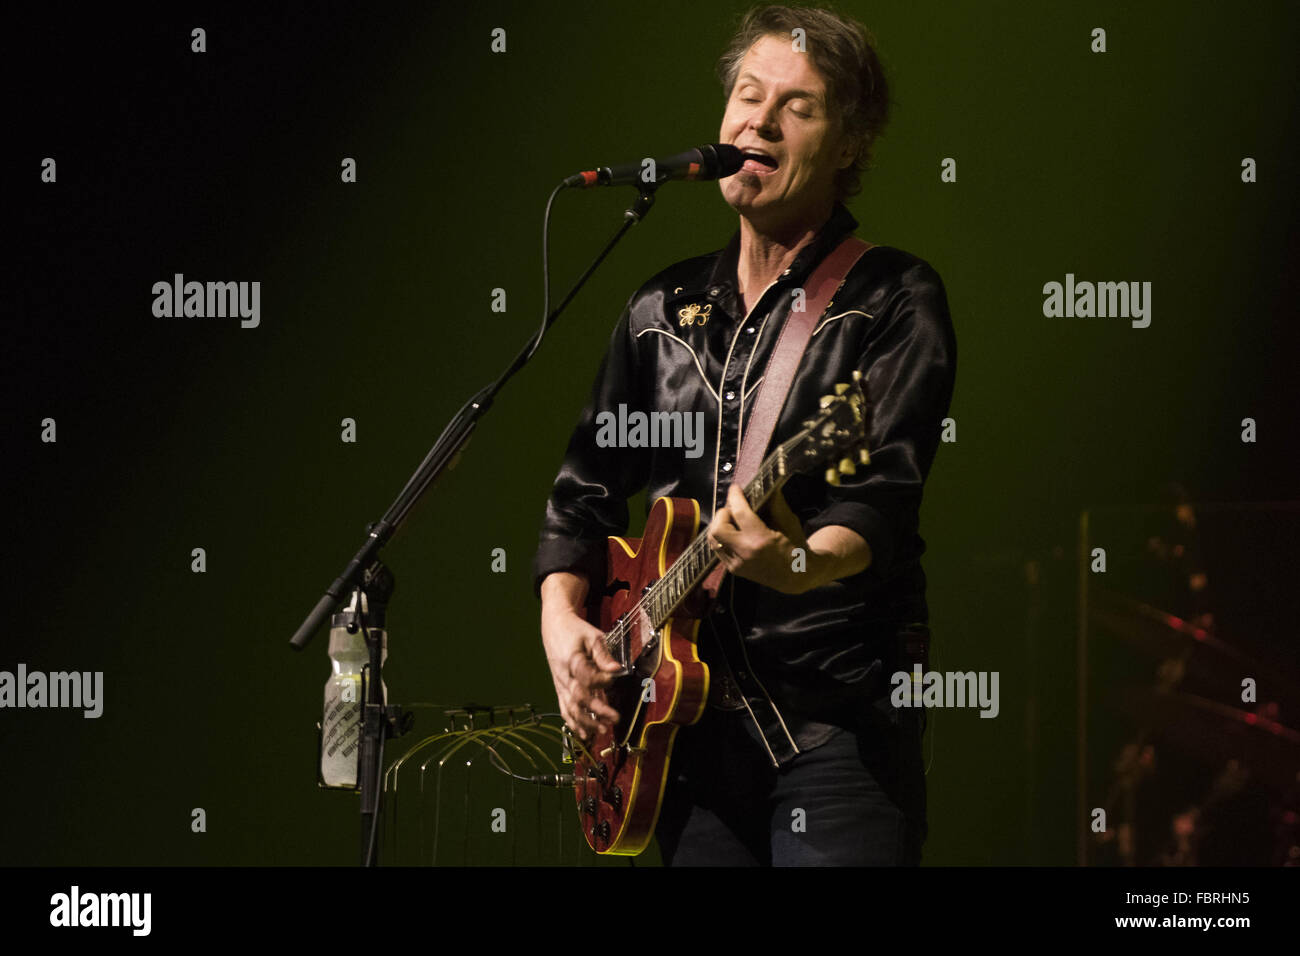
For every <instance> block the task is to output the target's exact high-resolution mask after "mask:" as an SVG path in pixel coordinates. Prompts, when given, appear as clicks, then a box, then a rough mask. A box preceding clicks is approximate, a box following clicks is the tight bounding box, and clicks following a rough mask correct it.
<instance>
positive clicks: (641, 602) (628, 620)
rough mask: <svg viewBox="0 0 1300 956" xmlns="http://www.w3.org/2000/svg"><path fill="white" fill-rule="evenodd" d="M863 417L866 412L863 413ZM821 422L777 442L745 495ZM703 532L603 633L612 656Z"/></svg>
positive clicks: (687, 591)
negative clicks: (607, 630)
mask: <svg viewBox="0 0 1300 956" xmlns="http://www.w3.org/2000/svg"><path fill="white" fill-rule="evenodd" d="M828 407H829V406H828ZM822 417H823V418H824V419H827V420H829V419H830V418H831V417H832V416H831V414H829V413H828V414H826V415H824V416H822ZM864 417H865V416H864ZM823 424H825V422H824V421H818V422H815V423H814V424H812V425H809V426H808V427H807V428H805V429H804V430H803V431H801V432H799V433H798V434H797V435H795V436H793V437H792V438H790V439H788V440H787V441H784V442H782V443H781V444H780V445H778V446H777V449H776V451H775V452H773V453H772V454H771V455H769V456H768V458H767V460H766V461H764V462H763V464H762V465H761V466H760V467H759V470H758V474H757V475H755V476H754V478H753V480H752V481H751V482H750V484H749V486H746V489H745V491H746V498H747V499H748V497H749V493H750V486H752V485H754V484H758V485H759V487H760V488H761V487H763V484H762V481H761V480H762V479H763V478H764V476H766V477H767V478H769V479H775V478H777V477H780V476H782V475H784V474H785V463H786V454H787V452H788V451H789V449H790V447H792V446H793V445H795V444H796V443H797V442H800V441H803V440H804V439H805V438H806V437H807V436H808V435H809V434H811V433H812V432H813V431H814V430H816V429H818V428H821V427H822V425H823ZM773 467H776V468H777V469H778V470H777V471H776V472H775V473H772V469H773ZM773 487H775V486H773ZM769 494H770V492H769ZM759 507H762V505H761V504H760V505H759ZM706 535H707V529H706V530H705V531H704V532H701V533H700V534H699V535H697V536H696V537H695V538H694V539H693V540H692V541H691V543H690V544H689V545H687V546H686V549H685V550H684V551H683V552H682V554H681V555H680V556H679V557H678V559H677V561H675V562H674V563H673V566H672V568H670V569H669V570H668V572H667V573H666V574H665V575H664V576H663V577H662V578H660V579H659V580H658V581H656V582H655V583H654V584H653V585H651V590H650V591H648V592H646V593H645V594H643V595H642V596H641V597H640V598H639V599H638V600H637V602H636V604H634V605H633V606H632V607H631V608H629V609H628V610H627V611H625V612H624V613H623V615H622V617H621V618H620V619H619V623H618V624H616V625H615V626H614V627H612V628H610V630H609V633H608V634H607V635H606V636H605V641H604V644H605V650H606V652H607V653H610V654H611V656H612V651H613V648H614V647H615V646H616V645H617V643H618V642H619V641H621V640H623V639H624V638H625V637H626V636H627V634H626V632H627V630H628V628H629V627H630V626H631V624H632V621H634V620H637V619H639V617H640V612H641V611H642V609H643V608H644V606H645V604H646V603H647V601H649V600H653V599H654V597H655V595H656V589H657V588H658V587H659V585H660V584H661V583H662V582H664V581H666V580H668V578H669V576H670V575H672V574H673V573H674V570H675V569H676V568H678V567H679V566H680V565H681V564H682V560H681V559H682V558H684V557H686V556H687V555H688V554H690V553H691V552H692V551H693V550H698V549H699V548H700V547H704V545H702V544H701V540H702V539H704V538H705V537H706ZM707 553H708V555H709V561H710V562H712V561H716V560H717V557H716V556H715V555H714V554H713V551H712V549H708V551H707ZM711 570H712V566H711V564H709V565H706V569H705V570H704V571H703V577H702V578H701V580H703V579H704V577H707V576H708V574H709V573H710V571H711ZM678 573H679V574H680V572H678ZM696 586H698V582H693V583H692V585H691V587H690V588H686V589H683V592H682V596H683V598H684V597H685V596H686V595H688V594H690V592H691V591H692V590H694V588H695V587H696ZM680 603H681V599H679V600H678V601H676V602H673V607H675V606H676V605H678V604H680ZM665 620H667V617H665ZM652 623H653V622H652ZM662 625H663V622H662V621H661V622H659V626H660V627H662Z"/></svg>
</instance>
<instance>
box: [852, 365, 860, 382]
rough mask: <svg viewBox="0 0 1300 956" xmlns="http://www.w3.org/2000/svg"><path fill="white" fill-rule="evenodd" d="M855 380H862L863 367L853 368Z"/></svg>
mask: <svg viewBox="0 0 1300 956" xmlns="http://www.w3.org/2000/svg"><path fill="white" fill-rule="evenodd" d="M853 381H855V382H860V381H862V370H861V369H856V368H855V369H854V370H853Z"/></svg>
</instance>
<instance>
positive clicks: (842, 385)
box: [835, 382, 853, 395]
mask: <svg viewBox="0 0 1300 956" xmlns="http://www.w3.org/2000/svg"><path fill="white" fill-rule="evenodd" d="M852 387H853V386H852V385H850V384H849V383H848V382H837V383H836V384H835V394H836V395H843V394H844V393H845V392H847V391H848V390H849V389H850V388H852Z"/></svg>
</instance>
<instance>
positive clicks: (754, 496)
mask: <svg viewBox="0 0 1300 956" xmlns="http://www.w3.org/2000/svg"><path fill="white" fill-rule="evenodd" d="M853 378H854V381H853V384H851V385H849V384H843V383H841V384H839V385H836V386H835V394H834V395H824V396H822V399H821V410H820V412H819V414H817V415H816V416H815V417H813V418H810V419H808V420H806V421H805V422H804V423H803V425H804V428H803V430H802V431H800V432H799V433H798V434H797V435H795V436H794V437H793V438H791V439H789V440H788V441H786V442H784V443H782V444H781V445H780V446H779V447H778V448H776V450H775V451H773V452H772V453H771V454H770V455H768V457H767V458H766V459H765V460H764V461H763V464H762V465H761V466H760V467H759V469H758V473H757V474H756V475H755V476H754V478H753V479H752V480H751V481H750V482H749V483H748V484H747V485H746V486H745V488H744V492H745V499H746V500H747V501H748V502H749V504H750V507H752V508H753V509H754V510H755V511H757V510H759V509H760V508H762V507H763V505H764V504H766V502H767V500H768V499H769V498H770V497H771V496H772V495H773V494H775V493H776V491H777V490H778V489H779V488H780V487H781V486H782V485H783V484H785V482H786V480H787V479H788V478H790V476H792V475H795V474H799V473H803V472H810V471H813V470H815V469H820V468H824V469H825V475H826V480H827V481H828V482H829V483H830V484H832V485H838V484H839V479H840V475H841V474H853V473H854V471H855V470H856V466H855V458H856V460H857V463H858V464H864V465H865V464H870V461H871V459H870V456H869V455H868V453H867V448H866V440H867V430H868V416H869V405H868V402H867V398H866V395H865V393H864V391H863V388H862V377H861V373H859V372H856V371H855V372H854V376H853ZM716 564H717V557H716V555H714V553H713V552H712V550H711V549H710V548H709V545H708V540H707V536H706V535H705V533H704V532H703V531H702V530H701V529H700V506H699V503H698V502H696V501H695V500H693V499H690V498H659V499H658V500H657V501H655V503H654V506H653V507H652V508H651V509H650V513H649V515H648V516H647V518H646V526H645V531H644V532H643V534H642V537H641V538H639V539H636V538H621V537H611V538H610V539H609V552H608V563H607V568H608V573H607V575H606V582H605V587H604V588H603V589H598V588H595V587H593V588H592V589H591V590H592V593H591V595H589V597H588V602H587V608H586V611H587V619H588V620H589V621H590V622H591V623H592V624H594V625H595V626H597V627H599V628H600V629H601V630H602V631H604V632H605V647H606V649H607V650H608V651H609V653H610V655H611V656H612V657H613V658H614V660H616V661H618V662H619V663H620V664H622V666H623V669H622V671H620V672H619V673H617V674H616V675H615V679H614V682H613V683H612V684H611V686H610V687H609V688H607V689H606V697H607V699H608V700H609V704H610V706H611V707H612V708H613V709H614V710H616V711H617V712H618V713H619V719H618V721H617V722H616V723H615V724H614V726H613V727H612V729H610V730H609V731H604V732H601V733H600V734H598V735H597V736H596V737H595V738H594V739H593V740H592V741H591V742H590V743H589V744H588V745H585V746H584V745H583V743H582V741H581V740H580V738H578V737H577V736H576V735H574V734H572V733H571V732H569V730H568V728H565V740H566V746H567V747H568V748H570V749H571V752H572V753H573V760H574V774H573V776H574V790H575V794H576V796H577V801H578V814H579V819H580V822H581V825H582V830H583V833H584V834H585V836H586V838H587V842H588V844H590V846H591V848H592V849H593V850H595V851H596V852H597V853H601V854H614V855H620V856H635V855H636V854H638V853H640V852H641V851H642V850H644V849H645V848H646V846H648V845H649V843H650V840H651V838H652V837H653V835H654V829H655V824H656V822H657V821H658V819H659V808H660V805H661V803H662V799H663V792H664V785H665V783H666V782H667V779H668V762H669V758H670V756H671V755H672V749H673V740H674V738H675V737H676V735H677V731H678V729H679V728H680V727H683V726H686V725H688V724H693V723H695V722H696V721H697V720H699V719H700V717H701V716H702V715H703V713H704V708H705V705H706V703H707V701H708V696H709V670H708V667H707V665H705V664H704V663H703V662H702V661H701V660H700V658H699V655H698V653H697V648H696V638H697V635H698V631H699V627H700V620H701V618H702V617H703V616H704V614H705V613H707V611H708V603H709V597H708V595H707V593H706V589H705V588H701V587H699V585H700V584H701V582H703V581H704V580H705V578H706V577H708V576H709V573H710V572H711V571H712V570H713V569H714V566H715V565H716Z"/></svg>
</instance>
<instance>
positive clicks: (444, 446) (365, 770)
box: [289, 182, 659, 866]
mask: <svg viewBox="0 0 1300 956" xmlns="http://www.w3.org/2000/svg"><path fill="white" fill-rule="evenodd" d="M658 187H659V182H653V183H638V184H636V189H637V192H638V195H637V199H636V202H634V203H633V204H632V206H631V208H629V209H627V210H625V211H624V213H623V223H622V225H621V226H620V227H619V228H618V230H617V231H616V232H615V233H614V235H613V237H612V238H611V239H610V240H609V242H607V243H606V244H605V247H604V248H603V249H602V250H601V251H600V254H599V255H597V256H596V258H595V259H594V260H593V261H592V263H591V265H590V266H588V267H587V269H586V271H585V272H583V273H582V275H581V276H579V277H578V281H577V282H575V283H574V285H573V288H571V289H570V290H569V292H568V294H566V295H565V296H564V298H563V299H562V300H561V301H560V304H559V305H557V306H556V307H555V308H554V309H552V310H551V311H550V312H549V313H548V314H547V315H546V317H545V319H544V321H543V322H542V327H541V329H540V330H539V331H538V332H537V333H536V334H535V335H534V336H533V337H532V338H531V339H530V340H529V341H528V343H527V344H526V345H525V346H524V347H523V348H522V349H521V350H520V352H519V354H518V355H516V356H515V358H514V361H512V362H511V363H510V366H509V367H508V368H507V369H506V370H505V372H504V373H502V375H501V376H500V377H499V378H498V379H497V380H496V381H494V382H492V383H491V384H489V385H488V386H486V387H485V388H482V389H480V390H479V391H478V392H477V393H475V394H474V396H473V397H471V398H470V400H469V401H468V402H467V403H466V404H465V405H463V406H462V407H461V409H460V411H458V412H457V413H456V414H455V415H454V416H453V417H452V419H451V421H450V423H448V425H447V427H446V428H445V429H444V430H443V432H442V434H441V435H440V436H439V437H438V440H437V441H436V442H435V443H434V445H433V448H431V449H430V450H429V453H428V454H427V455H426V456H425V457H424V461H422V462H420V466H419V467H418V468H417V469H416V471H415V474H414V475H412V476H411V478H410V479H409V480H408V481H407V483H406V486H405V487H404V488H403V489H402V491H401V493H400V494H399V495H398V496H397V500H396V501H394V502H393V504H392V505H390V506H389V508H388V510H387V511H386V512H384V516H383V517H382V518H380V519H379V520H378V521H376V522H371V523H370V524H368V525H366V539H365V541H363V542H362V544H361V547H360V549H359V550H358V551H357V553H356V555H355V556H354V557H353V558H352V560H351V561H349V562H348V564H347V566H346V567H345V568H344V569H343V572H342V573H341V574H340V575H339V576H338V577H337V578H335V579H334V581H333V583H331V584H330V586H329V587H327V588H326V589H325V594H324V596H323V597H322V598H321V599H320V600H319V601H317V602H316V606H315V607H314V608H313V609H312V611H311V613H310V614H308V615H307V618H306V619H305V620H304V621H303V622H302V624H301V625H300V626H299V628H298V630H297V632H296V633H295V634H294V635H293V637H292V638H291V639H290V641H289V644H290V646H291V647H293V649H294V650H296V651H298V650H302V649H303V648H304V647H306V646H307V643H308V642H309V641H311V639H312V638H313V637H314V636H315V635H316V633H317V632H318V631H319V630H320V627H321V625H322V624H324V623H325V620H326V619H327V618H328V617H329V616H330V614H331V613H332V612H333V610H334V608H335V607H336V606H337V605H338V604H339V603H340V602H341V601H342V600H343V599H344V597H345V596H346V595H348V594H350V593H351V591H352V590H353V589H359V590H361V591H362V592H364V593H365V594H366V602H367V604H370V602H371V601H372V600H373V602H374V603H373V604H370V606H371V607H372V608H373V607H376V606H382V605H384V604H386V603H387V601H388V599H389V597H390V596H391V594H392V590H393V577H392V574H391V573H390V572H389V571H388V569H387V568H386V567H385V566H384V565H383V563H382V562H381V561H380V560H379V549H380V548H382V547H383V546H384V545H385V544H386V543H387V542H388V541H389V540H390V539H391V538H392V537H393V535H394V534H396V533H397V530H398V528H400V527H401V526H402V523H403V522H404V521H405V520H406V517H407V515H409V514H410V512H411V509H412V508H414V507H415V504H416V503H417V502H418V501H419V500H420V498H421V497H422V496H423V495H424V493H425V492H426V491H427V490H428V489H429V486H430V485H431V484H433V482H434V481H436V480H437V478H438V476H439V475H441V474H442V472H443V471H444V470H445V469H447V468H452V467H455V464H456V463H457V462H458V461H459V460H460V453H461V451H462V450H463V448H464V446H465V445H466V443H467V442H468V441H469V439H470V433H471V432H473V430H474V428H475V426H476V425H477V424H478V421H479V419H480V418H482V417H483V415H484V413H485V412H487V410H488V409H489V408H491V407H492V401H493V399H494V398H495V396H496V394H497V392H499V391H500V390H501V388H502V386H504V385H505V383H506V382H507V381H508V380H509V379H510V378H511V377H512V376H513V375H514V374H515V373H516V372H518V371H519V370H520V369H521V368H523V366H524V365H525V364H526V363H527V362H528V360H529V359H530V358H532V356H533V353H534V352H536V351H537V347H538V346H539V345H540V344H541V341H542V337H543V336H544V335H545V334H546V332H547V330H548V329H549V328H550V327H551V325H553V324H554V322H555V320H556V319H558V318H559V317H560V313H562V312H563V311H564V309H565V308H566V307H567V306H568V304H569V303H570V302H571V301H573V298H574V296H576V295H577V294H578V290H579V289H581V288H582V287H583V286H584V285H586V283H587V280H588V279H590V278H591V275H592V273H594V272H595V271H596V268H597V267H598V266H599V265H600V264H601V263H602V262H603V261H604V260H605V257H606V256H608V255H609V254H610V252H611V251H612V250H613V248H614V246H616V245H617V244H618V243H619V241H620V240H621V239H622V238H623V236H624V235H625V234H626V233H627V231H628V230H629V229H631V228H632V226H634V225H635V224H636V223H638V222H640V221H641V220H642V219H644V218H645V216H646V214H647V213H648V212H649V211H650V207H651V206H653V205H654V198H655V191H656V190H657V189H658ZM563 188H565V186H564V184H561V186H559V187H557V188H556V190H555V191H554V192H552V193H551V199H552V200H554V198H555V196H556V195H557V194H558V193H559V191H560V189H563ZM549 215H550V203H549V202H548V203H547V216H548V218H549ZM543 252H545V250H544V249H543ZM356 606H357V609H358V614H357V617H358V618H359V619H360V626H361V628H362V631H363V633H364V634H365V636H366V645H367V647H368V649H369V651H370V664H369V666H368V668H367V669H368V672H369V679H368V680H367V681H366V682H365V683H364V684H363V693H362V701H363V702H364V703H363V706H364V709H365V712H364V718H363V720H362V730H361V745H360V748H359V750H358V754H357V760H358V767H357V783H358V785H359V786H360V788H361V847H362V853H361V865H362V866H376V865H378V862H379V848H378V845H377V842H376V840H375V834H376V832H377V830H378V823H379V818H380V815H381V814H382V794H381V792H380V791H381V779H382V778H381V775H382V773H383V752H384V741H385V740H387V739H388V738H390V737H399V736H401V735H402V734H403V733H405V732H406V731H407V730H409V729H410V727H411V724H412V720H413V716H414V715H412V714H404V713H403V712H402V710H401V708H400V707H397V706H385V704H384V702H383V690H382V683H381V681H380V679H379V674H380V646H379V638H378V637H377V636H374V635H372V632H371V628H369V627H368V626H367V625H366V620H365V618H366V615H364V614H363V613H361V610H360V609H361V607H362V602H361V599H360V597H359V596H358V599H357V605H356ZM355 624H356V621H355V620H354V621H353V625H355ZM351 629H352V627H351V626H350V627H349V630H351Z"/></svg>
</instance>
